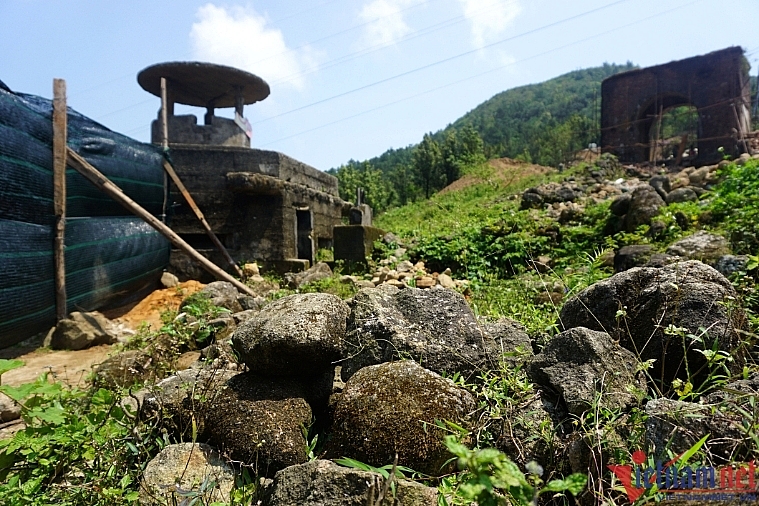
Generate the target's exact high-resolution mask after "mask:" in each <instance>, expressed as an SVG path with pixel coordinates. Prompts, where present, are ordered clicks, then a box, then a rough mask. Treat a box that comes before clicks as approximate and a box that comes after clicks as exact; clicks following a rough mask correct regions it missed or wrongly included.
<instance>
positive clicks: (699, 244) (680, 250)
mask: <svg viewBox="0 0 759 506" xmlns="http://www.w3.org/2000/svg"><path fill="white" fill-rule="evenodd" d="M729 253H730V245H729V244H728V242H727V239H725V238H724V237H722V236H721V235H715V234H710V233H708V232H705V231H703V230H699V231H698V232H696V233H695V234H693V235H689V236H688V237H685V238H684V239H680V240H679V241H677V242H675V243H673V244H672V245H670V247H669V248H667V254H669V255H674V256H679V257H683V258H687V259H689V260H701V261H702V262H705V263H708V264H714V263H716V262H717V260H719V259H720V258H721V257H722V256H723V255H727V254H729Z"/></svg>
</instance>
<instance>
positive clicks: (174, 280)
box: [161, 272, 179, 288]
mask: <svg viewBox="0 0 759 506" xmlns="http://www.w3.org/2000/svg"><path fill="white" fill-rule="evenodd" d="M161 284H162V285H163V286H164V287H166V288H174V287H175V286H177V285H178V284H179V278H178V277H176V276H175V275H173V274H172V273H170V272H164V273H163V274H161Z"/></svg>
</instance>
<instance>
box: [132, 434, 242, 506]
mask: <svg viewBox="0 0 759 506" xmlns="http://www.w3.org/2000/svg"><path fill="white" fill-rule="evenodd" d="M211 482H213V483H215V486H214V487H212V488H209V490H203V487H202V485H203V484H204V483H211ZM234 484H235V473H234V470H233V469H232V467H231V466H230V465H229V464H227V462H226V461H224V459H222V458H221V456H220V455H219V454H218V453H217V452H216V451H215V450H214V449H213V448H211V447H210V446H208V445H205V444H194V443H180V444H174V445H169V446H167V447H166V448H164V449H163V451H161V453H159V454H158V455H157V456H156V457H155V458H154V459H153V460H151V461H150V462H148V465H147V467H145V471H144V473H143V476H142V484H141V486H140V504H143V505H159V504H178V503H179V502H180V501H181V500H182V497H184V496H185V495H180V494H178V493H177V492H179V491H180V490H181V491H182V493H183V494H186V492H185V491H187V492H190V491H192V492H194V493H197V494H198V497H199V498H201V501H202V503H203V504H210V503H212V502H220V501H222V502H229V501H230V499H231V493H232V487H233V486H234Z"/></svg>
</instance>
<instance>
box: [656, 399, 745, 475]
mask: <svg viewBox="0 0 759 506" xmlns="http://www.w3.org/2000/svg"><path fill="white" fill-rule="evenodd" d="M646 414H647V415H648V418H647V419H646V441H647V443H648V445H649V448H651V450H652V453H653V454H654V455H656V456H664V455H667V453H666V450H670V451H671V452H672V453H674V454H675V455H677V454H680V453H682V452H684V451H686V450H688V449H689V448H691V447H692V446H693V445H694V444H696V442H697V441H698V440H699V439H701V438H702V437H704V436H706V435H707V434H709V435H710V436H709V438H708V439H707V441H706V443H705V447H706V449H707V451H708V453H709V454H710V455H711V456H712V458H714V457H716V458H717V459H718V460H721V461H722V462H725V461H730V462H735V461H740V460H742V458H747V457H749V456H750V454H751V452H752V446H753V445H752V444H751V442H749V441H747V440H746V435H745V430H744V429H743V425H742V421H741V416H735V413H733V414H728V413H724V412H723V411H722V410H721V409H716V410H715V409H713V407H712V406H708V405H703V404H696V403H693V402H685V401H676V400H672V399H663V398H662V399H654V400H651V401H649V402H648V404H646ZM753 449H754V450H755V448H753Z"/></svg>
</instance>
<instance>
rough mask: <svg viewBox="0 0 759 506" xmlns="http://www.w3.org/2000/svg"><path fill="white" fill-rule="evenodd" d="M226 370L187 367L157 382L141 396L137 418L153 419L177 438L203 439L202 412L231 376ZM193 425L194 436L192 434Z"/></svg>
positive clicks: (233, 373)
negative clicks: (138, 416)
mask: <svg viewBox="0 0 759 506" xmlns="http://www.w3.org/2000/svg"><path fill="white" fill-rule="evenodd" d="M235 374H237V373H236V372H234V371H230V370H227V369H218V370H216V369H186V370H184V371H179V372H178V373H176V374H174V375H172V376H169V377H168V378H166V379H164V380H161V381H159V382H158V383H157V384H156V385H154V386H153V387H151V388H148V389H147V391H146V393H145V395H144V396H143V400H142V406H141V409H140V417H141V418H142V419H143V420H147V421H155V422H157V423H160V425H161V427H163V428H166V429H167V430H168V431H169V432H170V433H171V434H172V435H174V436H175V438H176V439H178V440H181V439H192V438H193V437H197V438H198V439H203V438H204V437H205V436H204V434H205V427H204V423H203V422H204V413H205V409H206V408H207V406H208V403H209V402H211V401H212V400H213V399H214V398H215V396H216V394H217V393H218V392H219V390H220V389H221V387H222V386H223V385H224V384H225V383H226V382H227V380H229V379H230V378H232V377H233V376H234V375H235ZM193 424H195V427H196V428H195V431H196V435H195V436H193Z"/></svg>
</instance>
